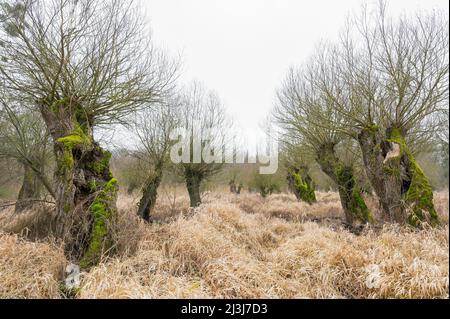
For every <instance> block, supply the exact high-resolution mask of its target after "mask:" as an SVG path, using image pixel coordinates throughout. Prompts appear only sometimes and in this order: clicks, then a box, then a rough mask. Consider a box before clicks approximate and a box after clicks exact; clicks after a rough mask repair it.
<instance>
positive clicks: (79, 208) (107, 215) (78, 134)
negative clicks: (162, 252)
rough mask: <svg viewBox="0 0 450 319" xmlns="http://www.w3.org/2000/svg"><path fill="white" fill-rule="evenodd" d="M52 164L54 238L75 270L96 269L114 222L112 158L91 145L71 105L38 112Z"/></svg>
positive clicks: (79, 114) (82, 120)
mask: <svg viewBox="0 0 450 319" xmlns="http://www.w3.org/2000/svg"><path fill="white" fill-rule="evenodd" d="M41 112H42V115H43V118H44V120H45V122H46V124H47V126H48V128H49V130H50V133H51V135H52V138H53V142H54V152H55V158H56V164H57V167H56V172H55V184H56V186H55V197H56V221H55V223H56V235H57V236H58V237H59V238H61V239H63V240H64V243H65V250H66V252H67V253H68V255H69V256H70V257H71V258H72V259H75V260H78V261H79V263H80V267H82V268H89V267H91V266H93V265H95V264H96V263H98V262H99V261H100V259H101V257H102V256H103V255H104V254H107V253H109V252H110V248H111V236H110V235H111V226H112V223H113V222H114V219H115V216H116V196H117V180H116V179H115V178H113V176H112V174H111V171H110V169H109V162H110V159H111V154H110V153H109V152H107V151H104V150H103V149H102V148H101V147H100V145H99V144H98V143H96V142H95V141H94V138H93V132H92V129H91V125H90V120H89V119H88V118H86V117H85V116H84V111H83V109H82V108H80V107H77V105H76V104H75V103H74V102H73V101H68V100H61V101H57V102H56V103H54V104H52V105H51V106H48V105H44V106H42V108H41Z"/></svg>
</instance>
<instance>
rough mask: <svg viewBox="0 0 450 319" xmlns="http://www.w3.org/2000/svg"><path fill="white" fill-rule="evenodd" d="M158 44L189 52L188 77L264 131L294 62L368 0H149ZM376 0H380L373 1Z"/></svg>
mask: <svg viewBox="0 0 450 319" xmlns="http://www.w3.org/2000/svg"><path fill="white" fill-rule="evenodd" d="M144 3H145V7H146V15H147V16H148V17H149V19H150V24H151V28H152V31H153V37H154V40H155V41H156V43H158V44H160V45H162V46H163V47H165V48H166V49H167V50H168V51H169V52H170V53H171V54H173V55H178V54H180V55H181V56H182V60H183V77H182V81H188V80H191V79H198V80H200V81H202V82H204V83H205V85H206V86H207V87H208V88H211V89H214V90H216V91H217V93H218V94H219V95H220V97H221V99H222V101H223V102H224V104H225V106H226V108H227V110H228V112H229V113H230V114H231V115H232V116H233V117H234V119H235V120H236V124H237V125H238V126H240V127H241V128H243V129H244V130H245V132H246V133H252V132H254V131H257V130H258V127H259V124H260V123H261V122H262V121H263V120H264V119H265V118H266V117H267V115H268V113H269V112H270V109H271V108H272V106H273V102H274V97H275V90H276V88H277V87H279V85H280V82H281V81H282V79H283V77H284V75H285V74H286V71H287V69H288V68H289V66H291V65H299V64H301V63H302V62H303V61H305V59H306V58H307V57H308V56H309V55H310V54H311V53H312V52H313V50H314V47H315V45H316V44H317V43H318V42H319V41H320V40H327V39H328V40H333V39H335V38H336V37H337V34H338V32H339V30H340V28H341V27H342V26H343V24H344V22H345V19H346V16H347V15H348V14H349V13H351V12H352V11H353V12H357V11H358V10H359V9H360V7H361V4H362V0H334V1H333V0H296V1H295V0H270V1H269V0H149V1H145V2H144ZM368 3H369V4H370V3H372V4H373V3H375V2H370V1H369V2H368ZM388 3H389V9H390V12H391V13H393V14H400V13H401V12H404V11H411V10H414V11H415V10H419V9H427V10H428V9H434V8H439V9H444V10H446V11H447V12H448V3H447V1H446V0H422V1H419V0H391V1H389V2H388Z"/></svg>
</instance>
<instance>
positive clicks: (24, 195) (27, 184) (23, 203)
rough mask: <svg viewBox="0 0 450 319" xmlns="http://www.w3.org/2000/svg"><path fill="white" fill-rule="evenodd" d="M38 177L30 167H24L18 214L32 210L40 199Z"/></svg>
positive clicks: (16, 209)
mask: <svg viewBox="0 0 450 319" xmlns="http://www.w3.org/2000/svg"><path fill="white" fill-rule="evenodd" d="M40 186H41V185H40V181H39V178H38V176H36V174H35V173H34V171H33V170H32V169H31V168H30V167H29V166H28V165H25V164H24V165H23V180H22V187H21V188H20V191H19V195H18V197H17V202H16V206H15V211H16V213H20V212H23V211H24V210H26V209H28V208H31V207H32V206H33V204H34V203H35V200H37V199H39V198H40V195H41V187H40Z"/></svg>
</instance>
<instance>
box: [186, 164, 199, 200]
mask: <svg viewBox="0 0 450 319" xmlns="http://www.w3.org/2000/svg"><path fill="white" fill-rule="evenodd" d="M185 179H186V186H187V189H188V192H189V198H190V200H191V207H198V206H200V204H201V203H202V200H201V198H200V184H201V182H202V178H201V176H200V175H198V174H196V173H195V172H191V171H188V172H186V176H185Z"/></svg>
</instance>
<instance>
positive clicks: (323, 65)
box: [274, 3, 449, 226]
mask: <svg viewBox="0 0 450 319" xmlns="http://www.w3.org/2000/svg"><path fill="white" fill-rule="evenodd" d="M377 9H378V10H377V11H376V13H374V14H368V11H367V10H365V11H364V14H363V15H361V17H360V18H358V19H354V20H353V21H351V22H350V24H349V26H348V28H347V29H346V32H344V33H343V34H342V35H341V40H340V42H339V43H337V44H328V45H322V46H320V47H319V48H318V51H317V53H316V55H315V56H314V58H312V59H311V61H310V62H309V63H307V64H306V65H304V66H303V67H301V68H299V69H292V70H291V71H290V72H289V74H288V76H287V78H286V80H285V81H284V83H283V86H282V88H281V89H280V90H279V91H278V105H277V107H276V110H275V112H274V114H275V118H276V120H277V122H278V123H279V125H280V127H281V128H282V130H283V134H284V135H285V137H286V138H287V139H288V140H295V141H297V143H299V144H301V145H303V146H304V147H306V148H307V149H308V150H309V152H310V153H311V154H313V155H314V158H315V160H316V161H317V163H318V164H319V165H320V167H321V168H322V170H323V172H324V173H326V174H327V175H328V176H329V177H331V179H332V180H333V181H334V182H335V183H336V185H337V187H338V189H339V194H340V198H341V202H342V206H343V208H344V211H345V214H346V217H347V220H348V221H349V222H354V221H356V220H359V221H361V222H370V221H371V219H372V216H371V213H370V211H369V210H368V208H367V206H366V204H365V202H364V198H363V196H362V195H361V187H360V185H358V182H357V178H356V174H355V163H357V162H358V159H362V162H363V166H364V169H365V173H366V175H367V177H368V179H369V181H370V184H371V186H372V188H373V190H374V191H375V193H376V195H377V197H378V198H379V201H380V206H381V209H382V212H383V215H384V217H385V218H386V219H387V220H390V221H396V222H399V223H408V224H411V225H413V226H419V225H420V224H421V223H422V222H428V223H430V224H432V225H436V224H438V223H439V221H438V216H437V213H436V211H435V209H434V206H433V191H432V187H431V185H430V183H429V180H428V178H427V177H426V176H425V174H424V172H423V170H422V169H421V168H420V166H419V164H418V163H417V161H416V160H415V158H414V150H415V148H417V146H418V145H422V144H421V143H424V141H425V143H426V141H428V142H430V141H431V139H430V137H431V135H432V134H433V133H434V131H436V130H439V126H440V125H442V121H440V119H442V117H441V113H442V112H445V110H448V71H449V68H448V66H449V64H448V58H449V56H448V20H447V19H448V18H445V17H444V16H441V15H439V14H437V13H433V14H430V15H419V16H415V17H413V18H408V17H402V18H400V19H398V20H396V21H393V20H391V19H389V18H388V16H387V14H386V7H385V5H384V4H383V3H381V4H380V5H379V6H378V8H377ZM447 112H448V111H447ZM444 121H445V122H446V121H448V119H447V118H445V119H444ZM342 150H344V151H342ZM339 153H341V155H340V154H339ZM342 154H344V155H345V154H347V155H349V154H354V155H356V158H355V160H353V161H352V160H350V161H348V160H344V158H343V156H342ZM359 161H361V160H359Z"/></svg>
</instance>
